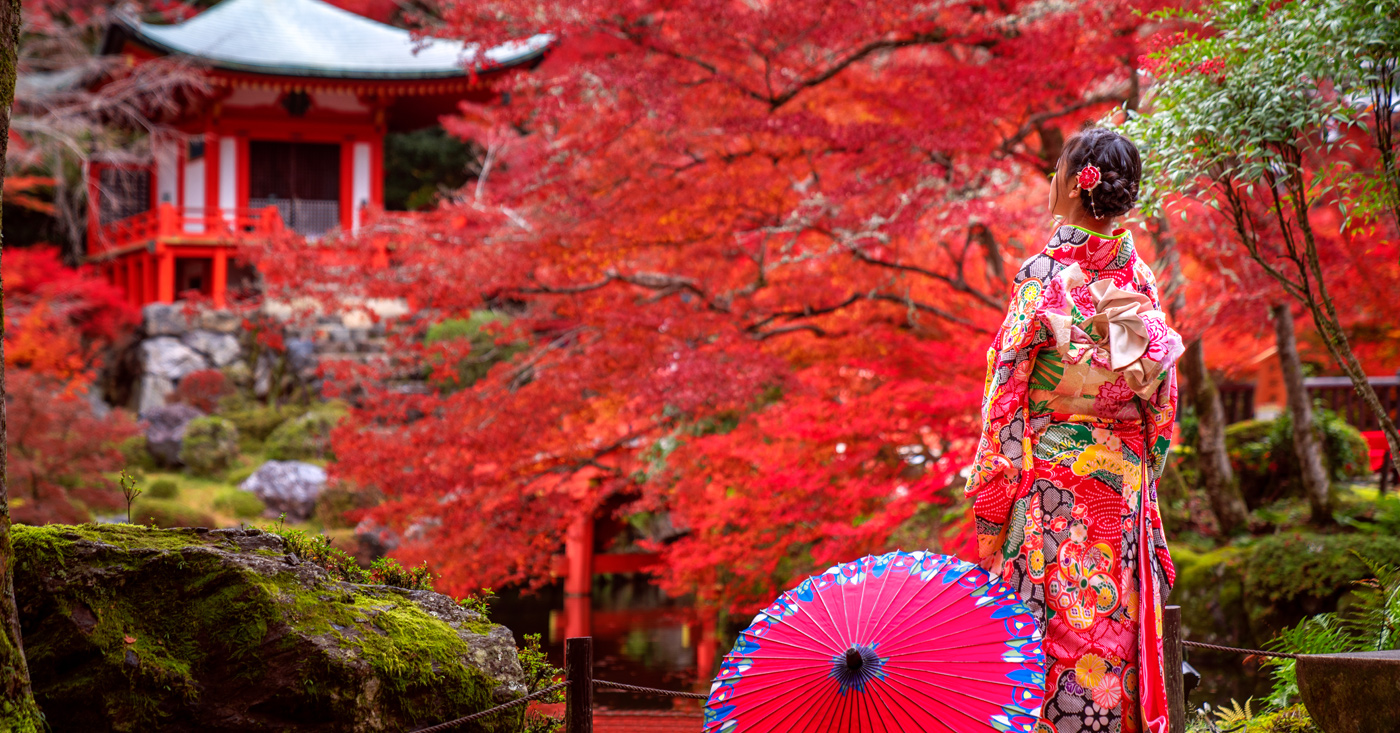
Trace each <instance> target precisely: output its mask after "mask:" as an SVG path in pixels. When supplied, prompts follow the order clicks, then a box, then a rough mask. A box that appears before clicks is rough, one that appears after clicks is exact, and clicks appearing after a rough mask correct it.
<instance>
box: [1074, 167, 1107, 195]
mask: <svg viewBox="0 0 1400 733" xmlns="http://www.w3.org/2000/svg"><path fill="white" fill-rule="evenodd" d="M1101 180H1103V176H1102V175H1101V174H1100V173H1099V169H1098V168H1097V167H1096V166H1095V165H1094V164H1092V163H1090V164H1089V165H1086V166H1084V167H1083V168H1080V169H1079V177H1078V178H1076V179H1075V183H1078V184H1079V187H1080V188H1081V189H1083V190H1085V191H1092V190H1094V187H1095V186H1098V185H1099V181H1101Z"/></svg>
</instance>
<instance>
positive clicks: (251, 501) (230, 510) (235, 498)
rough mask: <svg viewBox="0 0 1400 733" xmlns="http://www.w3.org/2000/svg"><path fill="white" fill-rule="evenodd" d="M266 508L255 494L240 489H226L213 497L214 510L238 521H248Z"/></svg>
mask: <svg viewBox="0 0 1400 733" xmlns="http://www.w3.org/2000/svg"><path fill="white" fill-rule="evenodd" d="M266 508H267V506H266V505H265V504H263V501H262V499H259V498H258V497H257V495H256V494H254V493H253V492H251V491H244V490H242V489H236V488H228V489H224V490H223V491H220V492H219V495H218V496H216V497H214V509H215V510H216V511H220V512H224V513H225V514H232V515H233V516H235V517H238V518H239V519H250V518H252V517H256V516H259V515H261V514H262V513H263V510H265V509H266Z"/></svg>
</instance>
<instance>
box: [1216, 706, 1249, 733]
mask: <svg viewBox="0 0 1400 733" xmlns="http://www.w3.org/2000/svg"><path fill="white" fill-rule="evenodd" d="M1251 702H1252V700H1245V701H1244V707H1240V703H1239V701H1238V700H1234V699H1231V700H1230V704H1229V705H1222V706H1220V709H1219V710H1216V711H1215V725H1216V726H1217V727H1218V729H1219V730H1220V733H1237V731H1242V730H1244V729H1245V726H1247V725H1249V721H1250V719H1251V718H1253V717H1254V711H1253V710H1252V709H1250V703H1251Z"/></svg>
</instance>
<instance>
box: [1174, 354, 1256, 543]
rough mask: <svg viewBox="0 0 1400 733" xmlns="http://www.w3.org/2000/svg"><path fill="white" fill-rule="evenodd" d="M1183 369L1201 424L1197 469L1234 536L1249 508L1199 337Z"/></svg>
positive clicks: (1219, 517) (1217, 514)
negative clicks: (1233, 465) (1237, 479)
mask: <svg viewBox="0 0 1400 733" xmlns="http://www.w3.org/2000/svg"><path fill="white" fill-rule="evenodd" d="M1180 368H1181V371H1182V375H1183V376H1185V377H1186V382H1187V386H1188V388H1189V389H1190V390H1191V394H1190V398H1191V404H1192V405H1193V406H1194V407H1195V408H1196V419H1197V420H1198V421H1199V423H1200V430H1199V431H1198V432H1199V436H1200V437H1199V439H1198V441H1197V442H1198V445H1197V447H1196V466H1197V469H1198V470H1199V471H1200V472H1201V484H1202V486H1203V487H1204V488H1205V491H1206V496H1207V497H1208V498H1209V499H1210V508H1211V511H1212V512H1214V513H1215V519H1216V521H1217V522H1219V523H1220V532H1221V533H1222V534H1230V533H1231V532H1234V531H1235V530H1236V529H1239V528H1240V527H1242V526H1244V524H1245V522H1246V521H1247V520H1248V517H1249V508H1248V507H1247V506H1245V503H1244V498H1243V497H1242V496H1240V487H1239V486H1238V485H1237V484H1236V483H1235V472H1234V470H1233V469H1232V468H1230V455H1229V453H1228V452H1227V451H1226V450H1225V406H1224V405H1223V404H1222V403H1221V401H1220V390H1218V389H1216V388H1215V380H1213V379H1211V378H1210V372H1208V371H1206V354H1205V347H1204V346H1202V345H1201V340H1200V339H1199V338H1197V339H1195V340H1194V341H1192V342H1191V343H1190V344H1189V345H1187V347H1186V353H1185V354H1183V355H1182V357H1181V363H1180Z"/></svg>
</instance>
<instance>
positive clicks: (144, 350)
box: [141, 336, 209, 382]
mask: <svg viewBox="0 0 1400 733" xmlns="http://www.w3.org/2000/svg"><path fill="white" fill-rule="evenodd" d="M208 368H209V362H207V361H205V360H204V357H202V356H200V355H199V352H197V351H195V350H194V349H191V348H190V347H188V346H186V345H185V344H183V343H181V342H180V340H179V339H177V338H174V337H173V336H157V337H156V338H151V339H146V340H145V341H142V342H141V371H142V373H144V374H151V375H155V376H157V377H161V378H162V379H169V380H170V381H172V382H178V381H180V379H181V378H183V377H184V376H185V375H186V374H189V373H190V372H197V371H199V370H200V369H208Z"/></svg>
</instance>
